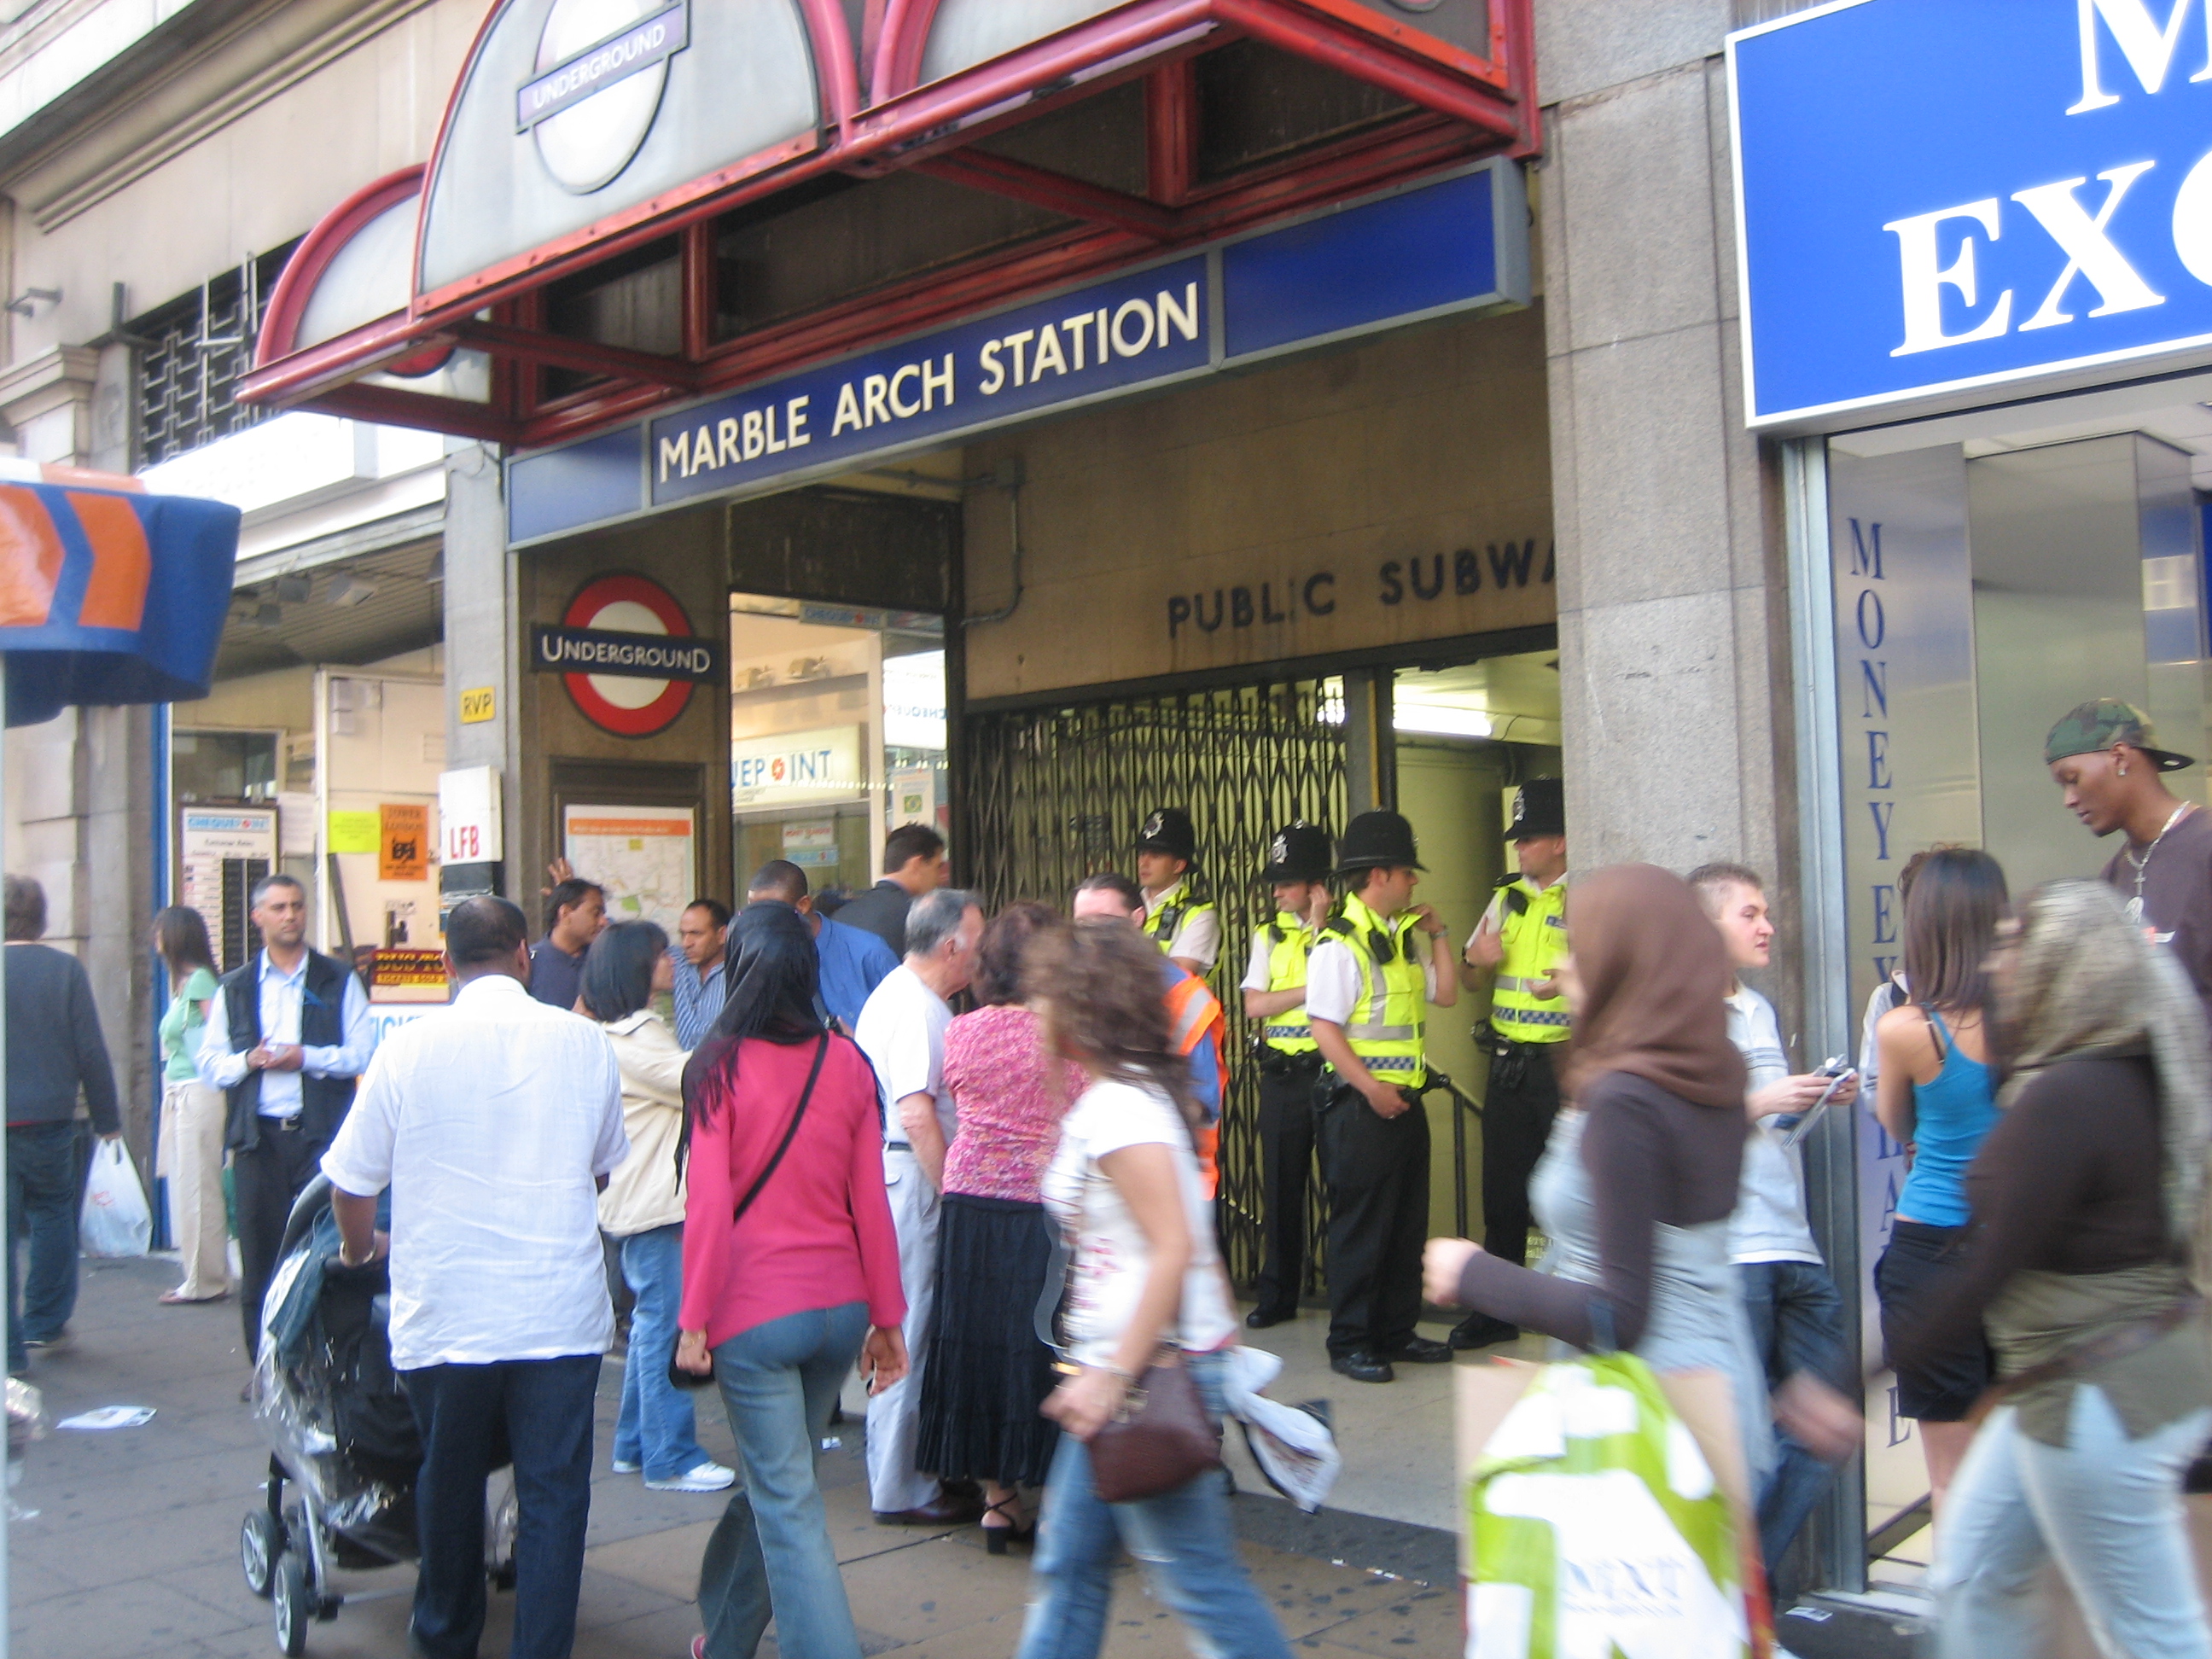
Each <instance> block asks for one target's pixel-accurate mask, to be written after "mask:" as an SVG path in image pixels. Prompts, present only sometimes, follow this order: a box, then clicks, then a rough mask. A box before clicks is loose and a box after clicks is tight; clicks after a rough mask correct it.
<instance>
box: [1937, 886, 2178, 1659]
mask: <svg viewBox="0 0 2212 1659" xmlns="http://www.w3.org/2000/svg"><path fill="white" fill-rule="evenodd" d="M1992 967H1993V970H1994V977H1995V979H1996V1000H1997V1015H1998V1037H1999V1051H2000V1053H2001V1054H2008V1055H2009V1056H2010V1057H2011V1066H2010V1070H2009V1074H2008V1077H2007V1079H2006V1080H2005V1083H2004V1085H2003V1089H2002V1093H2001V1095H2000V1097H1999V1105H2000V1107H2001V1108H2002V1110H2001V1112H2000V1115H1999V1117H1998V1120H1997V1123H1996V1127H1995V1128H1993V1129H1991V1130H1990V1133H1989V1137H1988V1139H1985V1140H1984V1142H1983V1143H1982V1147H1981V1151H1980V1153H1979V1154H1978V1156H1977V1158H1975V1160H1974V1162H1973V1164H1972V1167H1971V1168H1970V1169H1969V1170H1968V1171H1967V1174H1966V1189H1967V1193H1968V1196H1969V1197H1970V1199H1971V1200H1972V1208H1973V1218H1974V1219H1973V1231H1972V1235H1971V1237H1970V1239H1969V1242H1968V1243H1967V1247H1966V1255H1965V1261H1964V1263H1963V1265H1962V1267H1961V1269H1960V1272H1959V1273H1957V1274H1956V1275H1955V1276H1954V1279H1952V1281H1951V1283H1950V1285H1948V1288H1947V1290H1946V1292H1945V1293H1944V1294H1943V1295H1942V1297H1940V1298H1937V1299H1934V1300H1931V1301H1930V1302H1929V1304H1928V1306H1927V1308H1926V1310H1925V1313H1924V1314H1923V1317H1922V1318H1921V1319H1920V1320H1919V1321H1918V1322H1917V1323H1915V1324H1914V1325H1912V1326H1911V1327H1910V1328H1904V1329H1900V1330H1899V1332H1898V1334H1897V1336H1898V1340H1899V1345H1900V1346H1902V1348H1903V1350H1904V1352H1905V1355H1906V1356H1907V1357H1910V1356H1911V1355H1913V1354H1914V1353H1916V1352H1919V1351H1923V1350H1936V1349H1940V1348H1941V1346H1942V1345H1943V1344H1944V1343H1946V1342H1948V1341H1950V1340H1953V1339H1954V1336H1955V1334H1956V1333H1957V1332H1958V1331H1959V1330H1960V1329H1961V1328H1968V1327H1971V1326H1978V1325H1982V1324H1984V1323H1986V1326H1987V1328H1988V1332H1989V1337H1990V1345H1991V1346H1993V1347H1994V1348H1995V1349H1996V1355H1997V1369H1998V1375H1999V1377H2000V1378H2001V1382H2000V1384H1999V1389H2000V1394H1999V1403H1998V1404H1997V1406H1996V1409H1995V1410H1994V1411H1993V1412H1991V1413H1990V1416H1989V1417H1988V1418H1987V1419H1986V1420H1984V1423H1983V1424H1982V1426H1981V1430H1980V1431H1979V1433H1978V1434H1977V1435H1976V1437H1975V1438H1974V1442H1973V1446H1972V1449H1971V1450H1970V1451H1969V1452H1968V1453H1967V1454H1966V1461H1965V1462H1964V1463H1963V1464H1961V1465H1960V1470H1959V1474H1958V1478H1957V1480H1955V1481H1954V1483H1953V1485H1952V1487H1951V1495H1950V1502H1949V1504H1948V1505H1947V1506H1946V1508H1945V1509H1944V1510H1943V1511H1942V1514H1941V1515H1939V1516H1937V1518H1936V1562H1935V1566H1934V1568H1933V1570H1932V1571H1931V1573H1930V1576H1929V1578H1930V1583H1931V1584H1932V1586H1933V1587H1934V1589H1936V1594H1937V1595H1938V1596H1939V1597H1940V1598H1941V1601H1942V1617H1941V1619H1940V1620H1938V1623H1937V1626H1936V1651H1937V1652H1938V1653H1939V1654H1940V1655H1942V1659H1981V1656H1990V1659H1997V1656H2004V1659H2010V1656H2013V1655H2016V1654H2022V1653H2031V1652H2034V1651H2037V1650H2039V1648H2040V1647H2041V1645H2042V1638H2043V1624H2044V1614H2043V1613H2042V1612H2041V1610H2040V1608H2039V1605H2038V1601H2037V1599H2036V1598H2035V1597H2034V1596H2033V1594H2032V1593H2031V1591H2032V1587H2033V1583H2034V1580H2035V1577H2036V1575H2037V1573H2038V1572H2039V1571H2040V1569H2041V1568H2042V1566H2043V1564H2044V1563H2045V1561H2047V1560H2051V1559H2056V1560H2057V1564H2058V1567H2059V1570H2060V1571H2062V1572H2063V1573H2064V1574H2065V1575H2066V1578H2067V1581H2068V1583H2069V1584H2070V1585H2071V1586H2072V1589H2073V1591H2074V1595H2075V1601H2077V1602H2078V1603H2079V1604H2080V1606H2081V1611H2082V1613H2083V1615H2084V1616H2085V1618H2086V1619H2087V1623H2088V1626H2089V1628H2090V1631H2091V1632H2093V1635H2094V1636H2095V1638H2096V1640H2097V1644H2098V1645H2099V1647H2100V1649H2101V1650H2103V1651H2104V1652H2105V1653H2106V1654H2109V1655H2112V1656H2115V1659H2117V1656H2121V1655H2126V1656H2131V1659H2132V1656H2144V1659H2148V1656H2149V1655H2152V1654H2155V1655H2157V1656H2159V1659H2206V1656H2208V1655H2212V1639H2208V1637H2207V1633H2206V1626H2205V1616H2204V1605H2203V1599H2202V1597H2201V1596H2200V1595H2199V1593H2198V1589H2197V1575H2196V1571H2195V1568H2194V1565H2193V1563H2192V1561H2191V1552H2190V1542H2189V1532H2188V1524H2187V1521H2186V1519H2185V1516H2184V1513H2183V1509H2182V1500H2181V1476H2182V1471H2183V1470H2184V1468H2186V1467H2187V1465H2188V1463H2189V1462H2190V1460H2191V1457H2193V1456H2194V1455H2196V1453H2197V1449H2198V1448H2199V1447H2201V1446H2202V1445H2203V1443H2204V1439H2205V1435H2206V1431H2207V1430H2208V1429H2212V1349H2208V1346H2207V1327H2206V1322H2205V1319H2204V1316H2203V1302H2202V1297H2201V1287H2202V1286H2203V1284H2204V1283H2205V1276H2206V1272H2207V1269H2208V1267H2212V1225H2208V1218H2207V1214H2206V1205H2205V1201H2204V1199H2205V1193H2204V1187H2205V1163H2206V1152H2207V1143H2208V1136H2212V1054H2208V1049H2207V1040H2206V1034H2205V1028H2204V1021H2203V1012H2202V1010H2201V1009H2200V1007H2199V1006H2198V1003H2197V998H2196V996H2195V994H2193V993H2192V992H2191V989H2190V987H2189V985H2188V984H2187V982H2186V981H2185V980H2184V979H2183V977H2182V975H2181V973H2180V970H2179V969H2178V968H2177V967H2176V966H2175V965H2174V964H2173V963H2172V961H2171V960H2170V959H2168V958H2167V957H2166V956H2165V954H2164V953H2163V952H2161V951H2158V950H2156V949H2155V948H2154V947H2153V946H2152V945H2150V943H2149V942H2148V940H2147V939H2145V938H2144V937H2143V934H2142V930H2141V929H2140V928H2137V927H2131V926H2130V924H2129V922H2128V921H2127V918H2126V916H2125V915H2124V913H2123V912H2122V910H2121V908H2120V903H2119V901H2118V899H2117V898H2116V897H2114V896H2113V895H2112V890H2110V889H2109V888H2107V887H2106V886H2105V885H2104V884H2101V883H2098V882H2088V881H2060V882H2053V883H2051V884H2050V885H2048V886H2045V887H2041V888H2039V889H2037V890H2036V891H2035V892H2033V894H2031V895H2030V896H2028V898H2027V902H2026V903H2025V904H2024V905H2023V906H2022V907H2021V920H2020V921H2019V922H2018V923H2017V924H2016V925H2008V927H2006V928H2005V929H2004V930H2003V931H2002V933H2000V935H1999V938H1998V942H1997V947H1996V953H1995V957H1994V958H1993V963H1992Z"/></svg>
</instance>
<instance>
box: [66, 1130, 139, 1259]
mask: <svg viewBox="0 0 2212 1659" xmlns="http://www.w3.org/2000/svg"><path fill="white" fill-rule="evenodd" d="M153 1242H154V1212H152V1211H151V1210H149V1209H148V1208H147V1207H146V1189H145V1188H143V1187H142V1186H141V1185H139V1183H138V1170H137V1166H136V1165H135V1164H132V1163H131V1154H130V1153H129V1152H126V1151H125V1150H124V1146H123V1143H122V1142H121V1141H119V1140H103V1141H101V1142H100V1143H99V1144H98V1145H97V1146H94V1148H93V1149H92V1173H91V1174H90V1175H89V1176H87V1177H86V1179H85V1183H84V1219H83V1221H82V1222H81V1223H80V1224H79V1225H78V1227H77V1243H79V1244H80V1245H82V1247H83V1249H84V1253H85V1254H86V1255H145V1254H146V1251H147V1248H148V1247H149V1245H151V1244H152V1243H153Z"/></svg>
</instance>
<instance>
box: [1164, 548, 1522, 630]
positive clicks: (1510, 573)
mask: <svg viewBox="0 0 2212 1659" xmlns="http://www.w3.org/2000/svg"><path fill="white" fill-rule="evenodd" d="M1558 569H1559V562H1558V558H1557V556H1556V554H1555V552H1554V551H1553V549H1552V548H1550V547H1549V546H1547V548H1546V549H1545V552H1544V558H1543V562H1541V564H1539V563H1538V562H1537V559H1536V543H1535V539H1534V538H1533V537H1532V538H1528V540H1525V541H1511V542H1492V543H1490V544H1487V545H1486V547H1485V548H1484V549H1483V550H1482V552H1481V553H1480V554H1478V553H1477V552H1476V550H1474V549H1473V548H1471V547H1462V548H1461V549H1459V550H1457V551H1456V552H1452V553H1425V554H1419V555H1417V556H1414V557H1413V558H1410V559H1386V560H1384V561H1383V562H1382V563H1380V564H1379V565H1377V566H1376V569H1375V586H1374V587H1373V589H1372V590H1371V591H1372V592H1373V595H1374V598H1375V600H1376V603H1378V604H1382V605H1404V604H1406V603H1407V601H1408V600H1411V601H1413V603H1416V604H1420V603H1425V602H1426V601H1429V600H1432V599H1442V598H1443V597H1444V596H1445V595H1446V594H1451V595H1454V596H1455V597H1462V598H1463V597H1465V596H1467V595H1469V594H1474V593H1480V592H1482V591H1483V589H1484V588H1485V587H1486V586H1489V587H1492V588H1497V589H1498V590H1500V591H1503V590H1505V589H1508V588H1526V587H1528V586H1531V585H1532V584H1533V585H1534V586H1547V585H1550V584H1552V583H1553V582H1554V581H1556V580H1557V578H1558ZM1338 603H1339V589H1338V581H1337V575H1336V573H1335V572H1334V571H1333V570H1316V571H1314V572H1313V573H1311V574H1309V575H1305V576H1302V577H1292V578H1290V579H1288V580H1281V581H1277V580H1266V581H1261V582H1251V583H1238V584H1236V585H1234V586H1221V587H1214V588H1202V589H1200V590H1199V591H1198V592H1191V593H1171V594H1170V595H1169V596H1168V601H1167V611H1168V615H1167V622H1168V637H1169V638H1170V640H1175V639H1180V638H1182V635H1183V634H1184V633H1185V631H1186V630H1188V629H1196V630H1197V631H1198V632H1200V633H1201V634H1217V633H1219V632H1220V631H1221V630H1222V629H1225V628H1226V629H1230V630H1231V632H1234V631H1236V630H1237V629H1245V628H1255V627H1267V626H1272V625H1273V624H1276V623H1286V622H1290V621H1292V620H1294V619H1295V618H1297V617H1302V616H1304V617H1327V616H1330V615H1333V614H1334V612H1335V610H1336V607H1337V605H1338Z"/></svg>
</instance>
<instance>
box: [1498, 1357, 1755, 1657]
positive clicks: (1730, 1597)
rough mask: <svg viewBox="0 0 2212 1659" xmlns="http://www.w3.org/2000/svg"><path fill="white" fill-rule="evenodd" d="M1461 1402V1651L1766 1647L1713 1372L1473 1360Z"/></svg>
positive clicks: (1728, 1427) (1597, 1362)
mask: <svg viewBox="0 0 2212 1659" xmlns="http://www.w3.org/2000/svg"><path fill="white" fill-rule="evenodd" d="M1460 1406H1461V1413H1460V1420H1461V1437H1462V1446H1461V1468H1462V1480H1463V1486H1462V1490H1463V1492H1464V1493H1465V1501H1466V1504H1467V1509H1466V1516H1467V1530H1466V1535H1465V1542H1464V1547H1463V1551H1462V1571H1463V1574H1464V1576H1465V1577H1466V1580H1467V1593H1466V1602H1465V1613H1466V1622H1467V1646H1466V1656H1467V1659H1615V1656H1620V1659H1750V1656H1753V1655H1754V1654H1763V1653H1764V1652H1765V1648H1766V1638H1767V1629H1766V1618H1765V1605H1764V1602H1765V1597H1764V1593H1763V1589H1762V1588H1761V1587H1760V1586H1759V1574H1758V1572H1757V1569H1756V1567H1755V1565H1753V1567H1751V1568H1750V1570H1749V1571H1748V1572H1747V1566H1746V1559H1747V1558H1746V1549H1747V1545H1748V1544H1749V1542H1750V1538H1749V1535H1748V1534H1749V1529H1748V1528H1747V1526H1746V1525H1745V1523H1744V1522H1743V1520H1742V1519H1741V1516H1743V1514H1744V1510H1743V1490H1742V1488H1743V1476H1742V1467H1741V1453H1740V1450H1739V1449H1736V1448H1735V1445H1734V1440H1735V1427H1734V1419H1733V1414H1732V1413H1731V1411H1730V1409H1729V1400H1728V1389H1727V1383H1726V1379H1724V1378H1723V1377H1721V1376H1718V1374H1717V1373H1705V1372H1699V1373H1691V1374H1686V1375H1681V1374H1678V1375H1670V1376H1668V1377H1666V1378H1664V1379H1662V1378H1660V1377H1658V1376H1655V1375H1654V1374H1653V1372H1652V1370H1651V1369H1650V1367H1649V1366H1648V1365H1646V1364H1644V1362H1643V1361H1642V1360H1640V1359H1638V1358H1636V1357H1635V1356H1634V1355H1632V1354H1607V1355H1602V1356H1590V1357H1587V1358H1580V1359H1576V1360H1571V1361H1565V1362H1562V1363H1559V1364H1550V1365H1541V1366H1527V1365H1506V1364H1501V1365H1496V1366H1469V1367H1466V1368H1464V1369H1463V1370H1462V1384H1461V1401H1460ZM1693 1423H1694V1425H1695V1426H1694V1427H1693ZM1747 1579H1748V1581H1749V1582H1748V1585H1747Z"/></svg>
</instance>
